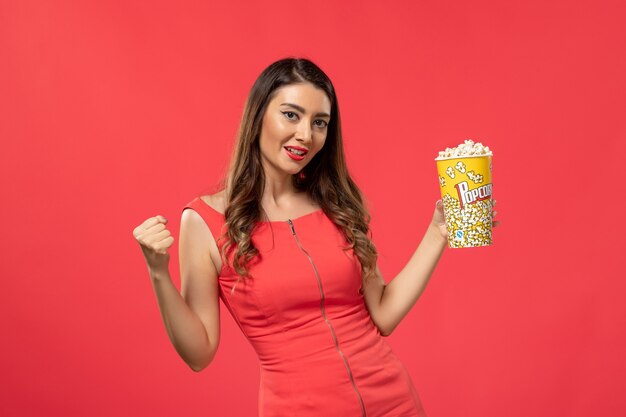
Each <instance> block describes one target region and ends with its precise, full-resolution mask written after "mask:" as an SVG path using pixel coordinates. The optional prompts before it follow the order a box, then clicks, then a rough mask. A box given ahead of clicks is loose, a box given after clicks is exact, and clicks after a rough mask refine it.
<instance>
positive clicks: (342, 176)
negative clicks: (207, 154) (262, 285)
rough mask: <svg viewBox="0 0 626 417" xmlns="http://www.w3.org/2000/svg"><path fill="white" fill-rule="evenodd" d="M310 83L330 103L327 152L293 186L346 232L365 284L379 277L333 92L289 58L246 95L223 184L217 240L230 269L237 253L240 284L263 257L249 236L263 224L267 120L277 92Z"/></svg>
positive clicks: (312, 69) (311, 69) (312, 68)
mask: <svg viewBox="0 0 626 417" xmlns="http://www.w3.org/2000/svg"><path fill="white" fill-rule="evenodd" d="M306 82H308V83H311V84H313V85H314V86H315V87H316V88H319V89H321V90H323V91H324V92H325V93H326V95H327V96H328V98H329V100H330V102H331V114H330V121H329V124H328V127H327V136H326V141H325V143H324V146H323V147H322V148H321V149H320V151H319V152H318V153H317V154H316V155H315V156H314V157H313V159H311V161H310V162H309V163H308V164H307V165H306V166H305V167H304V168H303V169H302V170H301V171H300V172H299V173H298V174H296V175H293V176H292V181H293V185H294V187H295V188H296V189H297V190H299V191H304V192H306V193H307V194H308V195H309V197H310V198H311V200H313V201H315V202H316V203H317V204H318V205H319V206H321V208H322V210H323V211H324V213H325V214H326V216H327V217H328V218H329V219H330V220H331V221H332V222H333V223H334V224H335V225H337V226H338V227H339V228H340V229H341V230H342V231H343V234H344V236H345V239H346V241H347V242H348V245H347V246H345V247H344V248H343V250H344V251H348V250H350V249H352V250H353V251H354V254H355V255H356V257H357V258H358V260H359V262H360V264H361V272H362V279H363V282H365V281H366V280H367V279H370V277H372V276H373V275H374V274H375V271H376V259H377V257H378V252H377V250H376V247H375V245H374V243H373V242H372V241H371V239H370V236H371V232H370V229H369V223H370V220H371V216H370V214H369V212H368V210H367V208H366V205H365V202H364V199H363V196H362V194H361V191H360V190H359V188H358V187H357V185H356V184H355V182H354V181H353V180H352V178H350V174H349V173H348V169H347V166H346V160H345V155H344V150H343V139H342V134H341V119H340V116H339V103H338V102H337V96H336V94H335V88H334V87H333V84H332V82H331V81H330V79H329V78H328V76H327V75H326V74H325V73H324V72H323V71H322V70H321V69H320V68H319V67H318V66H317V65H315V64H314V63H313V62H311V61H310V60H308V59H303V58H294V57H289V58H285V59H281V60H279V61H276V62H274V63H272V64H271V65H270V66H268V67H267V68H266V69H265V70H263V72H262V73H261V74H260V75H259V77H258V78H257V79H256V81H255V83H254V85H253V86H252V89H251V90H250V93H249V94H248V97H247V99H246V103H245V107H244V110H243V115H242V118H241V123H240V126H239V131H238V134H237V142H236V145H235V147H234V150H233V154H232V157H231V161H230V166H229V168H228V173H227V176H226V178H225V179H223V180H222V183H221V185H222V187H223V188H224V189H225V198H226V204H225V205H226V208H225V212H224V216H225V218H226V225H225V226H226V231H225V232H224V234H223V235H221V236H220V238H219V239H225V244H224V246H223V247H222V251H221V257H222V260H223V262H225V263H228V259H229V256H230V255H231V254H232V252H233V251H234V256H233V265H232V267H233V268H234V269H235V271H236V272H237V273H238V274H239V277H240V279H241V278H242V277H243V278H253V277H252V276H251V275H250V274H249V270H248V265H249V263H250V262H253V261H254V259H255V257H257V256H258V255H259V251H258V249H257V248H256V247H255V246H254V244H253V243H252V240H251V234H252V232H253V230H254V227H255V225H256V223H257V222H258V221H260V220H261V212H262V207H261V204H260V201H261V197H262V194H263V189H264V185H265V175H264V171H263V167H262V165H261V153H260V147H259V137H260V132H261V124H262V120H263V116H264V114H265V111H266V109H267V106H268V103H269V102H270V101H271V100H272V98H273V97H274V96H275V92H276V90H277V89H278V88H280V87H283V86H286V85H290V84H296V83H306ZM368 234H369V235H370V236H368ZM237 282H239V280H238V281H237ZM235 285H236V284H235ZM233 290H234V288H233Z"/></svg>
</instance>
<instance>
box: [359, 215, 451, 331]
mask: <svg viewBox="0 0 626 417" xmlns="http://www.w3.org/2000/svg"><path fill="white" fill-rule="evenodd" d="M442 221H443V230H442V227H441V222H442ZM446 245H447V237H446V232H445V220H443V206H441V205H440V204H439V203H438V204H437V207H436V208H435V214H434V216H433V221H432V222H431V223H430V225H429V226H428V229H427V230H426V233H425V235H424V237H423V239H422V241H421V243H420V244H419V246H418V247H417V249H416V250H415V252H414V253H413V255H412V256H411V259H410V260H409V262H408V263H407V264H406V266H405V267H404V268H403V269H402V271H400V273H399V274H398V275H397V276H396V277H395V278H393V279H392V280H391V281H390V282H389V284H387V285H385V281H384V279H383V277H382V275H381V273H380V270H379V269H378V267H376V274H377V277H376V278H375V279H374V280H373V281H372V282H371V283H370V284H369V285H367V286H366V287H365V289H364V298H365V303H366V305H367V308H368V310H369V312H370V316H371V317H372V321H373V322H374V324H376V326H377V327H378V329H379V330H380V333H381V334H382V335H383V336H388V335H390V334H391V332H393V330H394V329H395V328H396V326H397V325H398V324H399V323H400V321H402V319H403V318H404V316H406V314H407V313H408V312H409V311H410V310H411V308H412V307H413V306H414V305H415V303H416V302H417V300H418V298H419V297H420V295H421V294H422V292H424V289H425V288H426V285H427V284H428V281H429V279H430V276H431V275H432V273H433V271H434V270H435V267H436V266H437V262H438V261H439V258H440V257H441V255H442V253H443V251H444V249H445V248H446Z"/></svg>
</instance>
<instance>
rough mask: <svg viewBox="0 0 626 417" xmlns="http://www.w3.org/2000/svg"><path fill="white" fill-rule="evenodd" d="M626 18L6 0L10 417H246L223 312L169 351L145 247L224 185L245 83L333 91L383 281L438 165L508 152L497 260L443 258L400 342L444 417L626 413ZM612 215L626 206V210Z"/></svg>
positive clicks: (4, 295)
mask: <svg viewBox="0 0 626 417" xmlns="http://www.w3.org/2000/svg"><path fill="white" fill-rule="evenodd" d="M624 21H626V11H625V9H624V6H623V2H620V1H600V2H598V1H576V2H569V1H548V2H545V1H527V2H497V1H492V2H485V1H456V2H433V1H397V2H379V1H355V2H329V1H317V2H307V3H304V4H303V3H300V2H240V1H229V2H224V3H216V2H207V1H205V2H199V1H187V2H179V3H173V2H169V1H130V2H129V1H103V0H101V1H90V2H84V1H78V0H76V1H69V0H66V1H55V2H50V1H33V0H3V1H2V2H1V3H0V54H1V55H0V57H1V60H0V106H1V107H0V137H1V138H2V149H0V169H1V171H0V184H1V187H2V202H3V204H1V205H0V216H1V217H0V218H1V219H2V235H3V238H2V239H1V240H0V245H1V247H0V250H1V253H2V255H1V257H0V273H1V276H2V290H1V291H0V309H1V311H0V313H1V314H0V325H1V328H2V330H3V334H2V343H1V345H0V346H1V349H2V350H1V356H0V375H2V376H1V379H0V383H1V384H2V386H1V387H0V388H1V389H0V415H3V416H17V415H20V416H40V415H46V416H139V415H150V416H172V415H177V416H207V415H216V416H250V415H256V404H257V390H258V381H259V380H258V376H259V374H258V362H257V359H256V356H255V354H254V352H253V350H252V349H251V347H250V345H249V344H248V342H247V341H246V340H245V338H244V337H243V335H242V334H241V333H240V331H239V329H238V328H237V327H236V325H235V324H234V322H233V320H232V318H231V317H230V316H229V315H228V312H227V310H226V309H224V308H223V309H222V317H223V325H222V329H223V330H222V341H221V345H220V349H219V351H218V354H217V357H216V359H215V361H214V362H213V363H212V364H211V365H210V366H209V368H207V369H205V370H204V371H203V372H201V373H199V374H196V373H194V372H192V371H191V370H190V369H189V368H188V367H187V366H186V365H185V363H184V362H183V361H182V360H181V359H180V358H179V357H178V356H177V354H176V352H175V350H174V348H173V347H172V345H171V344H170V342H169V340H168V338H167V335H166V333H165V329H164V327H163V324H162V322H161V318H160V315H159V312H158V308H157V304H156V299H155V297H154V294H153V292H152V288H151V285H150V282H149V279H148V274H147V268H146V265H145V262H144V260H143V257H142V255H141V251H140V249H139V246H138V245H137V243H136V241H135V240H134V238H133V236H132V230H133V229H134V228H135V226H137V225H138V224H140V223H141V222H143V221H144V220H145V219H146V218H148V217H150V216H154V215H157V214H162V215H164V216H165V217H167V218H168V219H169V220H170V222H169V224H168V226H169V228H170V230H171V231H172V233H173V235H174V237H175V239H176V241H175V243H174V246H173V247H172V250H171V254H172V259H171V264H170V270H171V273H172V276H173V279H174V280H175V282H176V284H177V285H179V270H178V257H177V251H178V250H177V245H178V230H179V222H180V211H181V209H182V207H183V205H184V204H185V203H186V202H188V201H189V200H191V199H192V198H193V197H195V196H196V195H198V194H200V193H202V192H204V191H205V190H206V189H207V188H210V187H211V186H212V185H213V184H214V183H215V182H216V181H217V179H218V178H219V176H220V175H221V174H222V172H223V171H224V169H225V167H226V165H227V162H228V157H229V156H230V150H231V148H232V146H233V140H234V136H235V133H236V130H237V127H238V122H239V119H240V117H241V111H242V109H243V104H244V101H245V97H246V94H247V93H248V91H249V89H250V87H251V86H252V83H253V82H254V79H255V78H256V77H257V76H258V75H259V73H260V72H261V71H262V70H263V68H265V67H266V66H267V65H269V64H270V63H271V62H273V61H275V60H277V59H280V58H283V57H285V56H288V55H297V56H303V57H307V58H310V59H312V60H313V61H314V62H316V63H317V64H318V65H320V67H322V69H324V70H325V71H326V72H327V74H328V75H329V76H330V77H331V79H332V80H333V82H334V84H335V86H336V89H337V92H338V96H339V102H340V106H341V111H342V116H343V126H344V134H345V147H346V152H347V156H348V163H349V169H350V171H351V172H352V174H353V176H354V177H355V179H356V180H357V182H358V184H359V186H360V187H361V189H362V190H363V192H364V193H365V195H366V197H367V199H368V201H369V205H370V208H371V212H372V215H373V222H372V228H373V233H374V240H375V242H376V244H377V246H378V248H379V251H380V253H381V256H380V260H379V265H380V267H381V270H382V272H383V274H384V275H385V279H386V280H387V281H389V280H390V279H392V278H393V277H394V274H396V273H398V272H399V271H400V270H401V268H402V267H403V266H404V265H405V263H406V262H407V261H408V259H409V257H410V255H411V254H412V253H413V251H414V250H415V248H416V246H417V244H418V243H419V241H420V239H421V237H422V235H423V232H424V231H425V228H426V226H427V224H428V222H429V221H430V217H431V215H432V211H433V209H434V203H435V201H436V199H437V198H439V188H438V181H437V174H436V169H435V163H434V161H433V158H434V157H435V156H436V155H437V152H438V151H439V150H441V149H443V148H445V147H446V146H454V145H456V144H458V143H460V142H462V140H463V139H465V138H473V139H475V140H478V141H481V142H483V143H484V144H486V145H488V146H490V147H491V148H492V149H493V151H494V158H493V170H494V171H493V184H494V186H493V187H494V188H493V189H494V197H495V198H496V200H497V201H498V212H499V215H498V217H499V218H500V220H501V222H502V224H501V226H500V227H499V228H497V229H496V230H495V231H494V241H495V244H494V245H493V246H492V247H487V248H477V249H454V250H451V249H448V250H447V251H446V253H444V255H443V257H442V259H441V262H440V264H439V267H438V268H437V270H436V271H435V273H434V275H433V277H432V279H431V281H430V284H429V286H428V288H427V289H426V291H425V292H424V294H423V295H422V297H421V298H420V300H419V301H418V303H417V304H416V305H415V307H414V308H413V310H412V311H411V312H410V313H409V314H408V316H407V317H406V318H405V319H404V321H403V322H402V323H401V324H400V326H399V327H398V328H397V329H396V331H395V332H394V333H393V334H392V335H391V336H390V337H389V338H388V342H389V343H390V344H391V345H392V348H393V349H394V351H395V352H396V353H397V355H398V356H399V357H400V359H401V360H402V361H403V362H404V363H405V365H406V367H407V369H408V370H409V372H410V374H411V376H412V378H413V380H414V383H415V386H416V388H417V390H418V391H419V394H420V396H421V398H422V401H423V403H424V406H425V408H426V411H427V413H428V414H429V416H431V417H434V416H445V417H454V416H479V415H480V416H483V417H486V416H508V417H517V416H519V417H521V416H529V415H532V416H589V415H593V416H616V415H624V413H626V400H625V397H624V396H623V390H624V386H625V383H626V361H625V360H624V358H623V353H624V352H625V351H626V349H625V348H626V346H625V345H626V336H625V332H624V330H625V328H626V307H625V305H626V303H624V301H623V298H624V293H625V290H626V286H625V284H624V279H623V277H624V273H623V271H622V265H623V258H620V257H621V256H624V255H623V248H624V236H625V228H624V226H623V224H624V223H623V213H624V212H625V211H626V210H625V209H626V207H625V203H624V200H623V194H624V190H625V187H624V185H623V184H620V181H621V180H622V178H623V173H624V171H623V170H624V165H623V160H622V159H623V156H624V155H625V152H624V151H625V145H624V144H625V140H626V123H625V121H624V110H625V109H626V105H625V98H626V91H625V90H626V82H625V78H626V77H624V74H625V73H626V58H625V56H626V55H625V54H624V51H625V50H626V35H625V30H624ZM620 213H621V214H620Z"/></svg>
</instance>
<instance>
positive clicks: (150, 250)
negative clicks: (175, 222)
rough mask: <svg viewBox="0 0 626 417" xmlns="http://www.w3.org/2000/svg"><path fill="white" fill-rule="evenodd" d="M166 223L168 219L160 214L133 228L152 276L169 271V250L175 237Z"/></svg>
mask: <svg viewBox="0 0 626 417" xmlns="http://www.w3.org/2000/svg"><path fill="white" fill-rule="evenodd" d="M166 223H167V219H166V218H165V217H163V216H161V215H158V216H155V217H150V218H148V219H146V220H145V221H144V222H143V223H141V224H140V225H139V226H137V227H136V228H135V230H133V236H135V239H137V242H139V246H140V247H141V251H142V252H143V256H144V258H145V259H146V263H147V264H148V270H149V271H150V275H151V276H152V274H158V273H167V272H168V264H169V261H170V254H169V253H168V251H167V250H168V249H169V247H170V246H172V243H174V238H173V237H172V235H171V233H170V231H169V230H167V228H166V227H165V224H166Z"/></svg>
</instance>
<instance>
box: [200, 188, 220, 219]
mask: <svg viewBox="0 0 626 417" xmlns="http://www.w3.org/2000/svg"><path fill="white" fill-rule="evenodd" d="M225 195H226V194H225V191H224V190H222V191H218V192H217V193H215V194H206V195H201V196H199V198H200V200H202V201H203V202H204V203H205V204H206V205H208V206H209V207H211V208H212V209H213V210H215V211H217V212H218V213H220V214H224V211H226V197H225Z"/></svg>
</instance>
